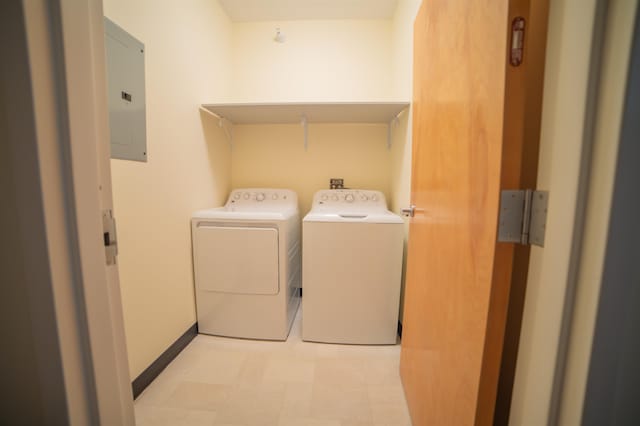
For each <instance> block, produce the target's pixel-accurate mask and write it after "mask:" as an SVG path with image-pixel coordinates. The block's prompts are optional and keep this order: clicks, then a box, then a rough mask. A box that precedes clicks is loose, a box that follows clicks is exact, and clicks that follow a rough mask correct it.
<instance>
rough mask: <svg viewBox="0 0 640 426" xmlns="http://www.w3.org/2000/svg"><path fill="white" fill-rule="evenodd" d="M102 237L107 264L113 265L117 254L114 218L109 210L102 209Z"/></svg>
mask: <svg viewBox="0 0 640 426" xmlns="http://www.w3.org/2000/svg"><path fill="white" fill-rule="evenodd" d="M102 237H103V240H104V252H105V257H106V262H107V265H115V263H116V257H117V256H118V241H117V235H116V220H115V218H114V217H113V214H112V212H111V210H103V211H102Z"/></svg>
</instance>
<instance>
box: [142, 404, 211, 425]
mask: <svg viewBox="0 0 640 426" xmlns="http://www.w3.org/2000/svg"><path fill="white" fill-rule="evenodd" d="M135 416H136V426H175V425H181V426H213V425H214V422H215V418H216V413H215V412H211V411H196V410H181V409H177V408H166V407H152V406H148V405H141V406H136V408H135Z"/></svg>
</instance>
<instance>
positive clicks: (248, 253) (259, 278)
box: [193, 223, 279, 295]
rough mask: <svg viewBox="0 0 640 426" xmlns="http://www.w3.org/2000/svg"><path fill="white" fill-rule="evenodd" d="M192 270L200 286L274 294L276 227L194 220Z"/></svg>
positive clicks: (276, 250)
mask: <svg viewBox="0 0 640 426" xmlns="http://www.w3.org/2000/svg"><path fill="white" fill-rule="evenodd" d="M194 231H195V232H194V235H193V240H194V244H193V246H194V270H195V279H196V286H197V288H198V289H200V290H205V291H217V292H224V293H234V294H263V295H268V294H278V290H279V286H278V278H279V275H278V230H277V229H275V228H259V227H233V226H221V225H213V224H206V223H202V224H198V225H197V227H196V229H195V230H194Z"/></svg>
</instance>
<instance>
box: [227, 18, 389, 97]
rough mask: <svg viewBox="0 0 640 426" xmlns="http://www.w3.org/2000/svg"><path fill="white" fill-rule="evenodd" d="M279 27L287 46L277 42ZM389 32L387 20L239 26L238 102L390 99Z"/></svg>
mask: <svg viewBox="0 0 640 426" xmlns="http://www.w3.org/2000/svg"><path fill="white" fill-rule="evenodd" d="M276 27H280V28H281V30H282V32H283V33H284V34H285V37H286V41H285V42H284V43H276V42H275V41H274V40H273V37H274V35H275V33H276V30H275V29H276ZM390 30H391V24H390V22H389V21H384V20H379V21H378V20H362V21H359V20H338V21H329V20H318V21H309V20H306V21H285V22H248V23H235V24H234V25H233V83H232V88H233V97H234V100H235V101H238V102H242V101H246V102H251V101H253V102H272V101H311V102H315V101H361V100H363V101H369V100H386V99H389V98H390V97H391V96H392V92H391V87H392V86H391V81H392V79H391V61H390V54H391V52H390V49H391V38H390Z"/></svg>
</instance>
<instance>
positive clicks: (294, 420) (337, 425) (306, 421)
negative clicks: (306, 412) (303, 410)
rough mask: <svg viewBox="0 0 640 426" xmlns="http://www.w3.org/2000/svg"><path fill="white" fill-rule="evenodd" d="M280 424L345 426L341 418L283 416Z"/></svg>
mask: <svg viewBox="0 0 640 426" xmlns="http://www.w3.org/2000/svg"><path fill="white" fill-rule="evenodd" d="M278 426H343V424H342V423H341V422H340V421H339V420H322V419H314V418H310V417H281V418H280V422H279V423H278Z"/></svg>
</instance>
